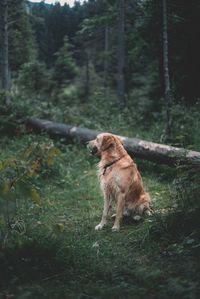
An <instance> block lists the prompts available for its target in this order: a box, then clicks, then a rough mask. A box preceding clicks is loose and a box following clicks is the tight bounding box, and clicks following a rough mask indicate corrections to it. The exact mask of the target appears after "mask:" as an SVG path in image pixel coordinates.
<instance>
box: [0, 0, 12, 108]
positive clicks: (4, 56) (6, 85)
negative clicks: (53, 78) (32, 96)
mask: <svg viewBox="0 0 200 299" xmlns="http://www.w3.org/2000/svg"><path fill="white" fill-rule="evenodd" d="M1 10H2V11H1V14H2V28H1V30H2V46H1V76H2V83H1V86H2V89H3V90H5V91H6V100H5V104H6V105H9V104H10V97H9V95H8V94H7V91H9V90H10V74H9V61H8V2H7V0H2V3H1Z"/></svg>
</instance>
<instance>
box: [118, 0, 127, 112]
mask: <svg viewBox="0 0 200 299" xmlns="http://www.w3.org/2000/svg"><path fill="white" fill-rule="evenodd" d="M117 55H118V80H117V81H118V82H117V96H118V105H119V108H120V110H122V109H123V108H125V106H126V101H125V94H124V67H125V32H124V0H118V53H117Z"/></svg>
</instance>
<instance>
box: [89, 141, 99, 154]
mask: <svg viewBox="0 0 200 299" xmlns="http://www.w3.org/2000/svg"><path fill="white" fill-rule="evenodd" d="M87 148H88V150H89V152H90V153H91V154H92V155H96V154H97V153H98V148H97V147H96V145H92V144H91V143H88V145H87Z"/></svg>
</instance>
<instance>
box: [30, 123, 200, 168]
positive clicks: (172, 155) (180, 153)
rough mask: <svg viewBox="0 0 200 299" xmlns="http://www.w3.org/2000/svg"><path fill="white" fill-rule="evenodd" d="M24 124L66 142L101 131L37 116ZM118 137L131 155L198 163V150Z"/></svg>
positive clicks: (83, 139)
mask: <svg viewBox="0 0 200 299" xmlns="http://www.w3.org/2000/svg"><path fill="white" fill-rule="evenodd" d="M26 125H27V126H28V127H29V128H31V129H33V130H34V131H35V132H37V133H41V132H46V133H47V134H48V135H49V136H50V137H51V138H59V139H63V140H64V141H65V142H66V143H77V142H79V143H86V142H87V141H89V140H92V139H94V138H96V136H97V135H98V134H99V133H101V132H99V131H95V130H91V129H87V128H80V127H75V126H71V125H66V124H62V123H56V122H52V121H48V120H43V119H37V118H30V119H28V120H27V121H26ZM120 137H121V138H122V139H123V141H124V146H125V148H126V150H127V151H128V153H129V154H130V156H132V157H138V158H141V159H145V160H149V161H152V162H155V163H160V164H166V165H169V166H173V165H180V164H181V165H182V164H195V165H196V164H197V165H200V152H196V151H190V150H186V149H184V148H178V147H173V146H169V145H165V144H159V143H154V142H149V141H145V140H141V139H138V138H128V137H124V136H120Z"/></svg>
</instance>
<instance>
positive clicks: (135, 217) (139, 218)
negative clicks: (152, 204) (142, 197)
mask: <svg viewBox="0 0 200 299" xmlns="http://www.w3.org/2000/svg"><path fill="white" fill-rule="evenodd" d="M141 219H142V217H141V216H140V215H135V216H133V220H135V221H140V220H141Z"/></svg>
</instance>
